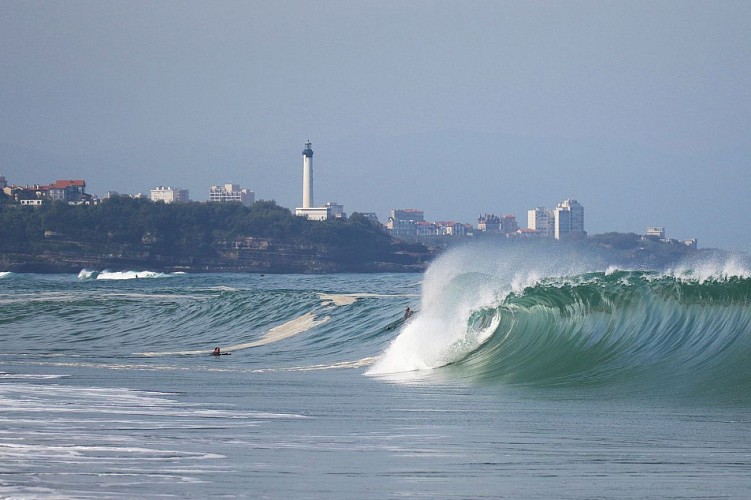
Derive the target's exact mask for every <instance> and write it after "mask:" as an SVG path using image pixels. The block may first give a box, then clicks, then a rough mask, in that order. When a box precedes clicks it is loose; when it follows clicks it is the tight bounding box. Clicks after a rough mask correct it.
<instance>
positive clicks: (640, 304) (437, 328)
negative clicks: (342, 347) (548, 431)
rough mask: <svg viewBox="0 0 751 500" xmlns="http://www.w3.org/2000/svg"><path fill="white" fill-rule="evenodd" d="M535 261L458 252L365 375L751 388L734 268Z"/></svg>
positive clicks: (750, 335)
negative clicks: (439, 372) (429, 372)
mask: <svg viewBox="0 0 751 500" xmlns="http://www.w3.org/2000/svg"><path fill="white" fill-rule="evenodd" d="M540 257H541V256H529V255H523V254H517V255H513V256H508V255H504V256H503V258H498V257H491V256H489V255H488V253H487V252H483V251H482V250H466V249H464V250H458V251H455V252H450V253H449V254H447V255H446V256H445V257H444V258H442V259H439V260H438V261H437V262H436V263H435V265H434V266H433V267H431V269H430V270H429V271H428V273H426V277H425V282H424V285H423V296H422V303H421V310H420V313H419V314H418V315H417V316H416V317H414V319H411V320H410V321H408V322H407V324H405V325H404V327H403V328H402V331H401V332H400V334H399V335H398V336H397V338H396V339H394V341H393V342H392V343H391V345H390V346H389V347H388V349H387V350H386V352H385V353H384V354H383V355H382V356H381V358H380V359H379V360H378V361H377V362H376V363H375V364H374V365H373V366H372V367H371V369H370V370H369V372H368V373H369V374H376V375H384V374H393V373H403V372H409V371H415V370H425V369H434V368H439V367H445V368H444V370H443V371H444V372H445V373H449V374H451V375H452V376H459V377H466V378H470V379H473V380H492V381H501V382H504V383H521V384H544V385H553V384H598V383H614V382H616V383H635V384H639V385H655V386H659V385H661V384H666V383H668V382H670V384H671V385H672V387H678V386H687V385H690V386H692V388H695V387H696V386H702V387H705V388H708V389H716V388H717V387H718V386H722V387H725V388H731V389H732V390H737V389H738V388H739V387H743V388H748V387H751V366H750V365H749V362H748V360H749V359H751V273H749V271H748V268H747V267H745V265H744V264H743V263H742V262H740V261H739V260H737V259H726V260H723V261H720V262H704V263H693V264H687V265H685V266H681V267H680V268H676V269H673V270H663V271H659V272H657V271H643V270H640V271H627V270H618V269H617V268H613V267H610V268H607V269H604V270H593V269H587V266H586V264H585V263H584V264H583V263H582V262H586V261H583V260H582V259H573V260H572V259H570V258H562V257H561V258H558V257H551V256H545V258H540ZM571 262H578V263H577V264H573V265H572V264H570V263H571Z"/></svg>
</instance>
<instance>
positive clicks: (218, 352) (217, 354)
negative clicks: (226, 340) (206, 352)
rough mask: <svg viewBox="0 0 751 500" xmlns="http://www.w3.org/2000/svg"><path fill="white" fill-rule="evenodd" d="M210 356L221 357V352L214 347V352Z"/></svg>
mask: <svg viewBox="0 0 751 500" xmlns="http://www.w3.org/2000/svg"><path fill="white" fill-rule="evenodd" d="M211 355H212V356H221V355H222V350H221V349H219V348H218V347H215V348H214V352H212V353H211Z"/></svg>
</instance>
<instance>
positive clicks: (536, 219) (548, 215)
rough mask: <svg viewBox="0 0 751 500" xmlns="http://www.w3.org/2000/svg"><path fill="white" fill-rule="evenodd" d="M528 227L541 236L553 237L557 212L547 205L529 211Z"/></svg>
mask: <svg viewBox="0 0 751 500" xmlns="http://www.w3.org/2000/svg"><path fill="white" fill-rule="evenodd" d="M527 227H528V228H529V229H531V230H532V231H534V232H535V233H536V234H537V235H538V236H540V237H541V238H552V237H553V236H554V234H555V212H554V211H552V210H548V209H547V208H545V207H537V208H533V209H532V210H529V211H527Z"/></svg>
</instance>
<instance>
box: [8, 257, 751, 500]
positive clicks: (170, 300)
mask: <svg viewBox="0 0 751 500" xmlns="http://www.w3.org/2000/svg"><path fill="white" fill-rule="evenodd" d="M750 269H751V266H750V265H749V259H748V257H747V256H745V255H730V256H723V257H716V256H715V257H704V258H701V259H696V260H694V261H690V262H683V263H679V264H676V265H675V266H673V267H671V268H665V269H647V268H642V269H630V268H625V267H622V266H619V265H618V264H617V263H612V262H602V261H595V260H592V259H588V258H586V257H585V256H582V255H572V254H564V253H556V252H553V251H551V250H550V249H547V250H545V249H537V250H534V249H530V248H522V249H513V248H511V249H508V248H506V249H503V250H502V251H499V250H498V249H497V248H487V247H480V246H468V247H462V248H458V249H454V250H451V251H449V252H446V253H445V254H444V255H442V256H441V257H440V258H439V259H437V260H436V262H434V263H433V264H432V265H431V266H430V268H429V269H428V270H427V272H426V273H425V274H423V275H415V274H343V275H250V274H248V275H243V274H232V275H227V274H184V273H161V272H153V271H149V270H145V269H138V270H135V269H131V270H119V271H110V270H91V269H85V270H81V272H80V273H79V274H78V275H33V274H14V273H7V272H0V339H2V346H3V349H2V352H0V408H1V409H2V411H1V412H0V463H2V464H3V466H2V467H0V497H12V498H102V497H107V498H134V497H136V498H151V497H162V496H179V497H205V496H209V495H212V496H214V495H216V496H227V497H243V498H246V497H260V498H264V497H273V498H279V497H282V498H289V497H301V498H353V497H359V498H384V497H397V496H398V497H402V496H416V497H431V498H468V497H470V498H481V497H492V498H498V497H512V498H542V497H545V498H550V497H556V498H582V497H598V498H634V497H665V496H669V497H673V498H695V497H712V498H716V497H728V498H744V497H747V496H749V494H751V479H749V478H750V477H751V418H750V417H749V415H751V411H749V410H751V366H750V365H751V364H750V363H749V360H750V359H751V272H750V271H749V270H750ZM407 306H409V307H410V308H412V309H413V310H415V311H416V313H415V314H414V315H412V316H410V317H409V318H407V319H405V318H404V317H403V312H404V309H405V307H407ZM217 346H219V347H221V349H222V351H224V352H228V353H231V355H227V356H211V355H210V353H211V352H212V350H213V349H214V347H217Z"/></svg>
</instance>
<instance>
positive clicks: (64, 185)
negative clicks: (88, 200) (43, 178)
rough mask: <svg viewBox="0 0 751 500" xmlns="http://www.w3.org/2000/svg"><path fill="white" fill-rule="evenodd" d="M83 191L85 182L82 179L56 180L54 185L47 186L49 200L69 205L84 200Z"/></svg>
mask: <svg viewBox="0 0 751 500" xmlns="http://www.w3.org/2000/svg"><path fill="white" fill-rule="evenodd" d="M85 190H86V182H85V181H84V180H82V179H77V180H57V181H55V183H54V184H50V185H49V186H47V193H48V196H49V199H50V200H52V201H62V202H65V203H71V204H77V203H80V202H82V201H83V200H84V198H85Z"/></svg>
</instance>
